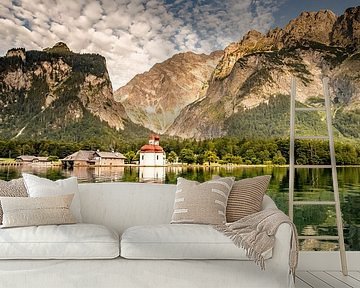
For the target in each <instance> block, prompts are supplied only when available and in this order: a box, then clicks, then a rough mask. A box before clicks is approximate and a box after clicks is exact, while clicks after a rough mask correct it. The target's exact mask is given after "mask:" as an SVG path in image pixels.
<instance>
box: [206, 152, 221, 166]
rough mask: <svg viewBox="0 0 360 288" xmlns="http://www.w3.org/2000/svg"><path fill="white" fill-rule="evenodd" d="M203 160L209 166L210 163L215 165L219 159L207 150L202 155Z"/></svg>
mask: <svg viewBox="0 0 360 288" xmlns="http://www.w3.org/2000/svg"><path fill="white" fill-rule="evenodd" d="M204 160H205V161H207V162H208V163H209V165H210V163H216V162H217V161H218V160H219V157H218V156H217V155H216V153H215V152H213V151H210V150H208V151H206V152H205V154H204Z"/></svg>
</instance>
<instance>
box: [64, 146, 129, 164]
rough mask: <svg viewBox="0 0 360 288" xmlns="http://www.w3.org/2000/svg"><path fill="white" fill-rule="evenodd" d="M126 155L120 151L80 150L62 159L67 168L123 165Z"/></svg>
mask: <svg viewBox="0 0 360 288" xmlns="http://www.w3.org/2000/svg"><path fill="white" fill-rule="evenodd" d="M125 159H126V158H125V156H124V155H123V154H121V153H119V152H103V151H89V150H79V151H77V152H75V153H73V154H71V155H69V156H66V157H65V158H64V159H61V162H62V164H63V166H65V167H66V168H70V167H74V166H122V165H124V164H125Z"/></svg>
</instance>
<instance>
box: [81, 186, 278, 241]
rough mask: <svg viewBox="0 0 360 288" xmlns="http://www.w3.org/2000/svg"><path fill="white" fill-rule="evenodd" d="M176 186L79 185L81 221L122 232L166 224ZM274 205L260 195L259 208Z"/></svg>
mask: <svg viewBox="0 0 360 288" xmlns="http://www.w3.org/2000/svg"><path fill="white" fill-rule="evenodd" d="M175 190H176V185H173V184H153V183H128V182H115V183H114V182H113V183H82V184H79V191H80V202H81V215H82V219H83V222H84V223H94V224H103V225H105V226H107V227H109V228H112V229H114V230H115V231H117V232H118V233H120V234H122V233H123V231H124V230H125V229H126V228H128V227H131V226H136V225H155V224H168V223H170V220H171V216H172V212H173V206H174V199H175ZM274 207H276V206H275V204H274V202H273V201H272V200H271V199H270V198H269V197H268V196H265V197H264V201H263V209H268V208H274Z"/></svg>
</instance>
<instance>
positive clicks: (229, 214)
mask: <svg viewBox="0 0 360 288" xmlns="http://www.w3.org/2000/svg"><path fill="white" fill-rule="evenodd" d="M270 178H271V176H270V175H264V176H258V177H254V178H247V179H242V180H239V181H236V182H235V183H234V185H233V186H232V189H231V192H230V195H229V198H228V202H227V207H226V220H227V222H235V221H237V220H239V219H241V218H243V217H245V216H248V215H250V214H253V213H256V212H259V211H260V210H261V204H262V201H263V198H264V194H265V192H266V190H267V188H268V186H269V183H270Z"/></svg>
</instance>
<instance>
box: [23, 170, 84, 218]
mask: <svg viewBox="0 0 360 288" xmlns="http://www.w3.org/2000/svg"><path fill="white" fill-rule="evenodd" d="M22 176H23V178H24V183H25V187H26V190H27V193H28V194H29V197H47V196H58V195H66V194H75V195H74V199H73V201H72V203H71V206H70V211H71V212H72V214H73V215H74V217H75V219H76V221H77V222H78V223H80V222H82V219H81V212H80V197H79V188H78V182H77V178H76V177H70V178H67V179H63V180H56V181H52V180H49V179H46V178H41V177H38V176H35V175H32V174H27V173H22Z"/></svg>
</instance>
